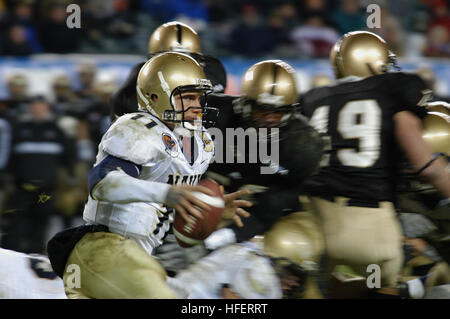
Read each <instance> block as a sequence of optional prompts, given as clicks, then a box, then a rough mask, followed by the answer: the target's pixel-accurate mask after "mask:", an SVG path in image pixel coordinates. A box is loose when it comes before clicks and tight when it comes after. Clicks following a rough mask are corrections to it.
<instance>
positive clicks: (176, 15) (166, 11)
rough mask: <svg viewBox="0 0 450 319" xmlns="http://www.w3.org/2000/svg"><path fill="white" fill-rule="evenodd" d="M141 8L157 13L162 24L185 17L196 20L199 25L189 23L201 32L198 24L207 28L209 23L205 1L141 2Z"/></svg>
mask: <svg viewBox="0 0 450 319" xmlns="http://www.w3.org/2000/svg"><path fill="white" fill-rule="evenodd" d="M141 7H142V9H144V10H146V11H147V12H148V13H149V14H152V15H155V13H156V12H157V13H158V17H159V18H160V19H161V21H162V22H163V21H172V20H182V18H183V17H184V18H188V19H190V20H191V21H192V20H195V21H197V23H189V25H192V27H193V28H194V29H195V30H199V25H198V24H203V25H204V26H205V25H206V23H207V22H208V21H209V15H208V10H207V7H206V1H205V0H164V1H161V0H141Z"/></svg>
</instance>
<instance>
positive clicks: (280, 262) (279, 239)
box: [263, 212, 324, 298]
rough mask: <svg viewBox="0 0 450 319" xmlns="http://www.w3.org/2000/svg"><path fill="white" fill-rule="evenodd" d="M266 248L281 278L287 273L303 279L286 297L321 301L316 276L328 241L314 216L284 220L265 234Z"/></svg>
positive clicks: (303, 213) (284, 218) (304, 215)
mask: <svg viewBox="0 0 450 319" xmlns="http://www.w3.org/2000/svg"><path fill="white" fill-rule="evenodd" d="M263 247H264V252H265V253H266V254H267V255H268V256H270V257H271V259H272V262H273V265H274V268H275V270H276V271H277V273H278V274H279V275H280V278H281V279H282V278H283V276H286V273H287V274H288V275H292V274H294V275H296V276H297V277H298V278H299V286H298V287H297V288H296V289H292V290H290V291H288V292H285V294H287V295H285V297H286V296H287V297H289V298H293V297H294V298H300V297H302V298H321V293H320V292H319V290H318V288H317V284H316V283H314V280H313V277H314V273H316V272H317V271H318V267H319V266H318V264H319V262H320V258H321V256H322V254H323V251H324V239H323V235H322V233H321V232H320V230H319V227H318V224H317V222H316V220H315V219H314V217H313V216H312V215H311V214H310V213H307V212H299V213H294V214H290V215H288V216H286V217H283V218H281V219H280V220H279V221H278V222H276V223H275V225H273V226H272V228H271V229H270V230H269V231H268V232H266V233H265V234H264V240H263Z"/></svg>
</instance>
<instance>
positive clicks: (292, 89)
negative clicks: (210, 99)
mask: <svg viewBox="0 0 450 319" xmlns="http://www.w3.org/2000/svg"><path fill="white" fill-rule="evenodd" d="M242 94H243V96H242V98H241V99H238V100H236V102H235V104H234V110H235V112H236V113H239V114H241V115H242V117H243V119H244V120H245V121H249V123H248V124H249V126H253V127H273V126H279V124H281V125H283V124H284V123H285V121H286V120H288V119H289V118H290V117H291V115H292V113H293V112H294V110H295V106H296V101H297V97H298V93H297V85H296V81H295V70H294V69H293V68H292V67H291V66H290V65H289V64H287V63H285V62H283V61H281V60H266V61H261V62H258V63H256V64H254V65H252V66H251V67H250V68H249V69H248V70H247V71H246V72H245V74H244V76H243V78H242ZM261 112H262V113H261ZM256 113H257V114H256ZM277 113H278V116H274V115H275V114H277ZM269 120H270V121H269Z"/></svg>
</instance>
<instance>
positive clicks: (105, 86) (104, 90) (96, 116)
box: [86, 79, 118, 154]
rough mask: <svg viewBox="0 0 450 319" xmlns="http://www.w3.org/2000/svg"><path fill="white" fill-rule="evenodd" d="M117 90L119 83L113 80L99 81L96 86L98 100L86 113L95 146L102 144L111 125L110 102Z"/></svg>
mask: <svg viewBox="0 0 450 319" xmlns="http://www.w3.org/2000/svg"><path fill="white" fill-rule="evenodd" d="M117 89H118V86H117V83H116V82H115V80H113V79H105V80H102V81H99V82H97V83H96V84H95V86H94V92H95V93H96V95H97V96H98V98H97V99H96V101H95V102H94V103H93V104H92V105H91V106H90V107H89V109H88V110H87V112H86V120H87V122H88V125H89V132H90V138H91V141H92V142H93V143H94V145H98V144H99V143H100V141H101V139H102V136H103V134H104V133H105V132H106V131H107V130H108V128H109V126H110V125H111V117H110V115H111V106H110V100H111V97H112V95H113V94H114V92H115V91H116V90H117ZM95 154H97V151H95Z"/></svg>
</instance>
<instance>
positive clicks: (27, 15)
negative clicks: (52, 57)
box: [0, 0, 42, 55]
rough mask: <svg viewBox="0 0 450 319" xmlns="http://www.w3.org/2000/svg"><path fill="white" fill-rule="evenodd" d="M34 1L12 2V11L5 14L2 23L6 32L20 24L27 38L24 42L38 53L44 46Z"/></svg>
mask: <svg viewBox="0 0 450 319" xmlns="http://www.w3.org/2000/svg"><path fill="white" fill-rule="evenodd" d="M33 3H34V1H33V0H19V1H14V2H13V3H12V10H11V11H12V12H11V13H10V14H8V15H5V18H4V19H3V21H2V23H1V24H0V25H1V28H2V30H5V31H6V33H10V32H11V29H12V28H16V27H17V26H20V27H21V29H22V30H23V33H24V34H23V37H24V38H25V40H24V41H23V42H26V43H27V44H28V45H29V46H30V52H31V53H36V52H40V51H42V47H41V45H40V43H39V40H38V36H37V29H36V24H35V22H34V16H33V7H32V4H33ZM15 32H17V31H15ZM18 55H19V54H18ZM22 55H24V54H22Z"/></svg>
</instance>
